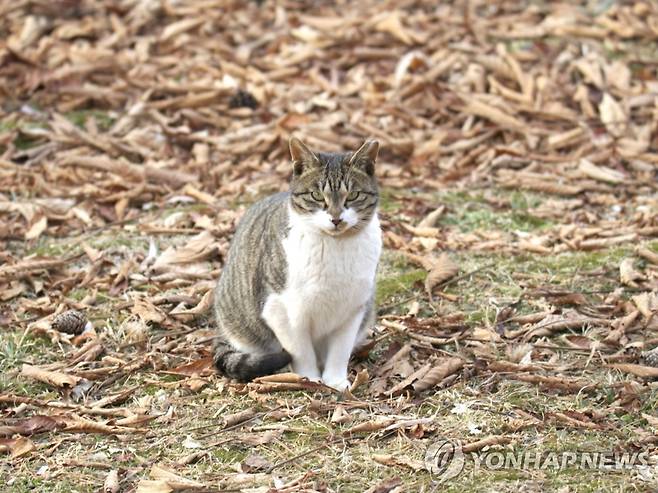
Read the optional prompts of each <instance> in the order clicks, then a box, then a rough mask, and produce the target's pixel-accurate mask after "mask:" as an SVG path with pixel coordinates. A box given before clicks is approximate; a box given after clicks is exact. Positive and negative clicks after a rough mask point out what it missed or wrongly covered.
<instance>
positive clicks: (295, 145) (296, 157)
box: [289, 137, 320, 175]
mask: <svg viewBox="0 0 658 493" xmlns="http://www.w3.org/2000/svg"><path fill="white" fill-rule="evenodd" d="M289 145H290V157H291V158H292V166H293V173H294V174H296V175H301V174H302V171H303V170H304V168H305V167H306V166H318V165H319V164H320V161H319V159H318V157H317V156H316V155H315V154H313V151H311V150H310V149H309V148H308V147H306V144H304V143H303V142H302V141H301V140H299V139H298V138H297V137H290V143H289Z"/></svg>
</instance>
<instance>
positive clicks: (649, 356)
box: [642, 346, 658, 368]
mask: <svg viewBox="0 0 658 493" xmlns="http://www.w3.org/2000/svg"><path fill="white" fill-rule="evenodd" d="M642 360H643V361H644V364H645V365H647V366H653V367H654V368H658V346H656V347H655V348H653V349H652V350H651V351H645V352H643V353H642Z"/></svg>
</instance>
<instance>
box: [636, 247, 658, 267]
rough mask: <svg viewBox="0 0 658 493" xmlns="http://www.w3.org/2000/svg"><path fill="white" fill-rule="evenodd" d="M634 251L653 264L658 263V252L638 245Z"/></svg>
mask: <svg viewBox="0 0 658 493" xmlns="http://www.w3.org/2000/svg"><path fill="white" fill-rule="evenodd" d="M635 253H637V254H638V255H639V256H640V257H642V258H643V259H645V260H647V261H649V262H651V263H652V264H654V265H658V253H655V252H653V251H651V250H649V249H648V248H643V247H638V248H637V249H636V250H635Z"/></svg>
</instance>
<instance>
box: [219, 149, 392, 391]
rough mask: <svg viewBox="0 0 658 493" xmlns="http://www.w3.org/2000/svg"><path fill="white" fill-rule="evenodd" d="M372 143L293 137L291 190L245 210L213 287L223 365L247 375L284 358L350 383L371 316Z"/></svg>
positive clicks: (374, 256) (334, 383)
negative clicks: (354, 146) (333, 147)
mask: <svg viewBox="0 0 658 493" xmlns="http://www.w3.org/2000/svg"><path fill="white" fill-rule="evenodd" d="M378 150H379V144H378V143H377V142H376V141H369V142H366V143H365V144H363V146H361V148H359V150H357V151H356V152H354V153H352V152H347V153H324V152H317V153H316V152H312V151H311V150H310V149H309V148H308V147H306V145H304V143H302V142H301V141H300V140H299V139H297V138H294V137H293V138H292V139H291V140H290V154H291V156H292V166H293V174H292V180H291V183H290V191H289V192H286V193H279V194H276V195H272V196H270V197H268V198H266V199H264V200H261V201H260V202H258V203H256V204H255V205H253V206H252V207H251V208H249V210H248V211H247V212H246V213H245V215H244V217H243V218H242V220H241V221H240V223H239V225H238V228H237V231H236V233H235V237H234V238H233V241H232V244H231V248H230V250H229V254H228V262H227V264H226V266H225V267H224V270H223V272H222V275H221V277H220V279H219V282H218V284H217V287H216V289H215V301H214V304H215V316H216V322H217V325H218V328H219V336H218V337H217V339H216V342H215V348H214V361H215V365H216V367H217V369H218V370H219V371H220V372H222V373H224V374H225V375H227V376H229V377H232V378H235V379H237V380H240V381H248V380H251V379H253V378H255V377H258V376H263V375H268V374H271V373H274V372H276V371H277V370H279V369H281V368H283V367H284V366H286V365H287V364H289V363H290V364H291V366H292V370H293V371H294V372H295V373H297V374H299V375H302V376H304V377H308V378H309V379H312V380H315V381H322V382H324V383H325V384H327V385H329V386H331V387H333V388H336V389H339V390H344V389H346V388H347V387H349V385H350V382H349V380H348V376H347V375H348V373H347V365H348V362H349V359H350V355H351V354H352V351H353V350H354V348H355V347H356V346H357V345H358V344H359V343H360V342H362V341H363V338H364V336H365V334H366V329H367V328H368V327H369V326H370V325H371V324H372V323H373V321H374V289H375V271H376V269H377V262H378V261H379V255H380V253H381V246H382V240H381V231H380V227H379V220H378V218H377V202H378V199H379V195H378V190H377V182H376V179H375V160H376V158H377V152H378Z"/></svg>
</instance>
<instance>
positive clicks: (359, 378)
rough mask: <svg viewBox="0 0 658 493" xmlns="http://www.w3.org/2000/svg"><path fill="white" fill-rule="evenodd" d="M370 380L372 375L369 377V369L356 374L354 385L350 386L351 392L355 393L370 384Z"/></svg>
mask: <svg viewBox="0 0 658 493" xmlns="http://www.w3.org/2000/svg"><path fill="white" fill-rule="evenodd" d="M369 379H370V375H368V369H367V368H364V369H363V370H361V371H360V372H358V373H357V374H356V378H355V379H354V381H353V382H352V385H350V389H349V390H350V392H354V391H355V390H356V389H358V388H359V387H361V386H362V385H363V384H366V383H368V380H369Z"/></svg>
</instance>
